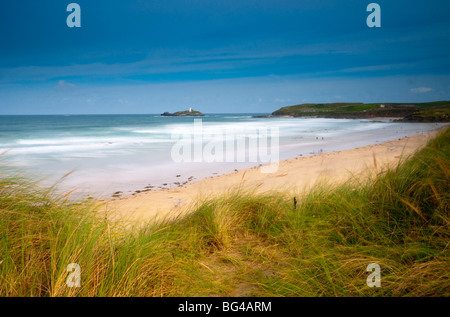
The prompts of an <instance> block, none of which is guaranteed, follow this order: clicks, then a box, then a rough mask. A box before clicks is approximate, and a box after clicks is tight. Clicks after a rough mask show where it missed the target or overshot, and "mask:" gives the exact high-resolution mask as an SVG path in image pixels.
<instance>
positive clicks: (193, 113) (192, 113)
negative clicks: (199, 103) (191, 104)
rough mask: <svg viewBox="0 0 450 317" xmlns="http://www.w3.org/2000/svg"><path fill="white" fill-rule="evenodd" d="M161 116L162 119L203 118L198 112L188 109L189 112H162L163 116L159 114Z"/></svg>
mask: <svg viewBox="0 0 450 317" xmlns="http://www.w3.org/2000/svg"><path fill="white" fill-rule="evenodd" d="M161 116H163V117H202V116H204V114H203V113H201V112H200V111H197V110H194V109H192V108H189V110H184V111H177V112H174V113H170V112H164V113H163V114H161Z"/></svg>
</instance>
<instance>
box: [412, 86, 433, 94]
mask: <svg viewBox="0 0 450 317" xmlns="http://www.w3.org/2000/svg"><path fill="white" fill-rule="evenodd" d="M432 90H433V89H431V88H427V87H417V88H412V89H411V92H414V93H419V94H423V93H426V92H430V91H432Z"/></svg>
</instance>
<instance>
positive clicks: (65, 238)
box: [0, 129, 450, 296]
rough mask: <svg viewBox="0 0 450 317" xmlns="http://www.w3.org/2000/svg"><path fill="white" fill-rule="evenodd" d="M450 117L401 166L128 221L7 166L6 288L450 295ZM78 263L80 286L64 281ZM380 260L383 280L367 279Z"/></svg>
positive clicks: (2, 196) (2, 261)
mask: <svg viewBox="0 0 450 317" xmlns="http://www.w3.org/2000/svg"><path fill="white" fill-rule="evenodd" d="M449 166H450V129H447V130H446V131H444V132H442V133H441V134H440V135H439V136H438V137H436V138H435V139H434V140H432V141H431V142H430V143H429V144H428V145H427V146H426V148H424V149H423V150H421V151H420V152H418V153H416V154H415V155H414V156H413V157H412V158H409V159H407V160H404V161H402V162H401V163H400V164H398V166H396V167H395V168H392V169H389V170H387V171H385V172H383V173H380V174H378V175H376V176H371V177H368V178H367V179H361V178H360V177H359V178H357V177H354V178H352V179H349V180H348V181H347V182H345V183H344V184H339V185H333V184H326V183H323V184H320V185H317V186H315V187H314V188H313V189H312V190H310V191H308V192H307V193H302V194H298V195H296V197H295V203H294V197H292V195H288V194H287V193H283V192H280V193H268V194H255V193H251V192H232V193H227V194H224V195H223V197H221V198H218V199H214V200H210V201H204V202H203V203H202V204H200V207H199V208H196V209H195V210H192V212H191V213H190V214H188V215H187V216H185V217H182V218H179V219H176V220H172V221H166V222H160V223H156V224H149V225H146V226H143V227H142V226H141V227H139V228H135V229H134V230H130V228H129V227H128V226H126V227H125V226H122V225H121V224H120V223H117V222H116V223H113V222H111V221H109V220H108V219H107V218H105V217H103V215H102V214H100V213H99V212H98V211H96V208H95V207H94V206H93V205H89V204H88V203H85V202H79V203H71V202H69V201H66V200H65V198H64V197H58V196H57V195H55V194H53V193H52V191H51V190H42V189H38V187H37V186H36V185H35V184H33V183H32V182H30V181H28V180H24V179H22V178H20V177H17V176H11V175H10V174H11V172H10V171H8V169H4V170H3V174H2V175H1V179H0V230H1V234H0V295H1V296H202V295H203V296H216V295H218V296H449V289H450V288H449V286H450V272H449V271H448V267H449V259H450V256H449V241H450V240H449V236H450V230H449V220H450V219H449V202H450V185H449V179H450V175H449V174H450V168H449ZM69 263H78V264H79V265H80V267H81V287H80V288H70V287H68V286H67V285H66V279H67V276H68V274H69V272H67V271H66V268H67V265H68V264H69ZM370 263H378V264H379V265H380V266H381V287H380V288H369V287H368V286H367V285H366V278H367V275H368V273H367V272H366V267H367V265H368V264H370Z"/></svg>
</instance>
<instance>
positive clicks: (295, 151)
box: [0, 114, 443, 197]
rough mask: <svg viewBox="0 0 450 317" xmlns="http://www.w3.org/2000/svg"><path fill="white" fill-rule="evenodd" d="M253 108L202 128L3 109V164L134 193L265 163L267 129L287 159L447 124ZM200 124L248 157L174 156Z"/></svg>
mask: <svg viewBox="0 0 450 317" xmlns="http://www.w3.org/2000/svg"><path fill="white" fill-rule="evenodd" d="M253 115H255V114H214V115H207V116H205V117H202V118H201V130H199V129H196V127H197V128H198V121H197V126H196V125H195V124H194V120H195V119H198V118H192V117H191V118H189V117H161V116H160V115H69V116H59V115H58V116H57V115H55V116H0V153H2V152H5V151H7V152H6V153H5V154H3V155H2V163H3V164H8V165H11V166H14V167H17V168H19V170H21V171H23V172H25V173H27V174H29V175H32V176H34V177H36V178H38V179H41V180H42V184H43V185H45V186H47V185H53V184H57V183H58V188H60V190H61V191H68V190H72V189H76V193H78V195H87V194H89V195H92V196H97V197H107V196H111V194H113V193H115V192H117V191H120V192H122V193H123V194H127V193H132V192H134V191H136V190H143V189H157V188H169V187H174V186H178V185H179V184H177V183H181V184H182V183H184V182H190V181H195V180H198V179H201V178H204V177H209V176H215V175H218V174H222V173H226V172H231V171H233V170H234V169H242V168H246V167H251V166H257V165H260V164H264V163H265V162H263V161H261V160H257V161H254V160H253V161H252V160H251V159H250V157H249V155H250V154H249V153H250V152H251V151H252V147H259V148H262V147H263V146H262V145H261V143H258V142H253V141H254V139H255V138H257V137H258V135H259V136H261V134H260V133H262V131H264V129H267V132H268V133H269V135H272V134H271V133H272V131H276V132H277V133H278V136H279V145H278V147H277V153H276V154H277V155H272V154H273V153H272V152H270V151H269V152H270V154H271V155H272V156H271V158H272V159H275V158H279V159H281V160H282V159H287V158H293V157H297V156H308V155H315V154H319V153H323V152H331V151H337V150H345V149H350V148H355V147H360V146H364V145H369V144H376V143H381V142H384V141H388V140H393V139H398V138H400V137H404V136H410V135H414V134H421V133H426V132H428V131H430V130H434V129H436V128H439V127H441V126H443V124H436V123H395V122H389V121H384V122H373V121H371V120H361V119H356V120H352V119H320V118H253V117H252V116H253ZM199 131H200V134H201V138H202V140H200V143H201V144H202V146H203V148H202V150H204V147H205V146H206V145H207V144H208V143H209V144H211V142H215V143H214V144H215V145H217V144H219V145H220V144H223V145H224V146H223V149H224V150H225V149H226V143H225V142H226V139H227V133H228V137H229V136H233V137H235V140H233V142H235V144H236V147H237V144H238V140H239V139H241V141H242V140H244V141H243V143H242V142H241V143H240V144H241V145H243V144H245V148H246V152H245V157H241V159H240V161H239V160H238V159H237V154H236V156H235V158H234V159H229V160H228V161H227V160H226V158H225V157H224V159H223V161H225V162H220V159H217V157H220V155H218V156H214V157H210V158H207V157H206V156H205V157H202V158H201V160H200V161H199V162H195V161H194V157H193V156H191V157H192V158H193V159H192V160H191V161H190V162H179V160H178V161H177V159H174V156H173V153H172V150H173V148H174V145H175V144H177V142H179V141H180V140H181V139H182V138H184V137H191V136H192V139H193V140H194V138H195V136H198V134H199ZM230 131H231V132H230ZM255 132H256V135H255ZM258 133H259V134H258ZM272 137H275V135H272ZM252 140H253V141H252ZM258 140H259V139H258ZM267 142H268V143H267V144H266V145H273V144H274V143H273V142H272V139H270V138H269V139H268V140H267ZM217 148H219V149H220V148H221V147H220V146H219V147H217V146H216V149H217ZM266 148H267V146H266ZM272 149H274V148H273V147H272ZM269 152H267V153H269ZM183 153H184V154H185V152H183ZM211 153H214V154H217V152H216V151H213V152H211ZM255 153H259V152H257V151H256V152H255ZM186 157H187V156H186ZM212 158H216V160H215V161H214V159H212ZM218 161H219V162H218ZM266 162H267V161H266ZM68 173H70V174H69V175H67V174H68ZM65 175H66V176H65ZM149 186H153V187H149Z"/></svg>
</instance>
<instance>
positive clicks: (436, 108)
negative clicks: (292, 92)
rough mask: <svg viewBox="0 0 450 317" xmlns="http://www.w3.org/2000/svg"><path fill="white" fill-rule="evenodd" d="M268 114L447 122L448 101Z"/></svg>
mask: <svg viewBox="0 0 450 317" xmlns="http://www.w3.org/2000/svg"><path fill="white" fill-rule="evenodd" d="M272 115H273V116H294V117H311V116H314V117H324V118H374V117H396V118H403V120H402V121H419V122H448V121H450V101H436V102H425V103H367V104H365V103H328V104H327V103H325V104H301V105H295V106H288V107H283V108H281V109H279V110H276V111H274V112H273V113H272Z"/></svg>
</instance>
